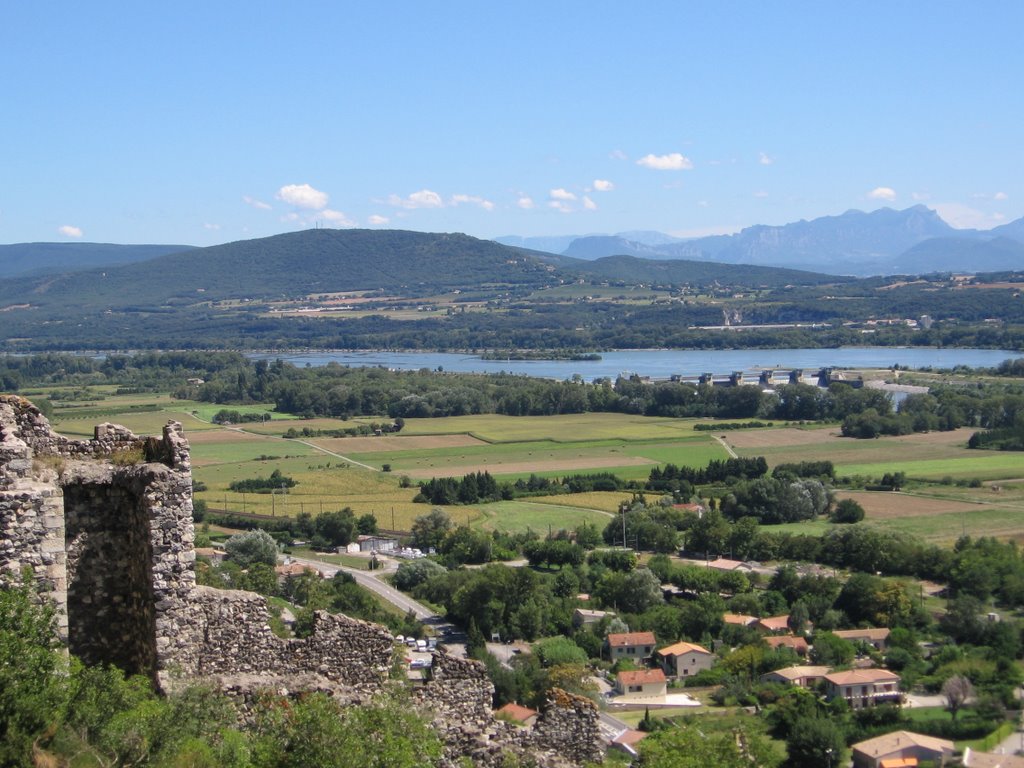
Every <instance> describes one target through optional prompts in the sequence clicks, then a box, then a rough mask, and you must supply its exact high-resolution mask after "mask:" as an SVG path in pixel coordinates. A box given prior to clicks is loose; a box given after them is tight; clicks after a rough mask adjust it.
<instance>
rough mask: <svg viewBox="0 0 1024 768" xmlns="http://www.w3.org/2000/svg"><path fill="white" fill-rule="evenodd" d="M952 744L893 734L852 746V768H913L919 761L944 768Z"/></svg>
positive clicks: (930, 738)
mask: <svg viewBox="0 0 1024 768" xmlns="http://www.w3.org/2000/svg"><path fill="white" fill-rule="evenodd" d="M954 749H955V745H954V744H953V742H952V741H948V740H947V739H938V738H935V737H934V736H923V735H921V734H920V733H913V732H911V731H894V732H893V733H886V734H884V735H882V736H876V737H875V738H873V739H868V740H867V741H861V742H858V743H857V744H854V745H853V765H854V768H883V767H884V768H896V766H900V768H903V767H905V766H916V765H917V764H918V762H919V761H921V760H928V761H931V762H932V763H934V764H935V765H945V764H946V762H947V761H948V760H949V759H950V757H952V755H953V750H954Z"/></svg>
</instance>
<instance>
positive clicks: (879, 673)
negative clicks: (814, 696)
mask: <svg viewBox="0 0 1024 768" xmlns="http://www.w3.org/2000/svg"><path fill="white" fill-rule="evenodd" d="M825 696H826V697H827V698H829V699H835V698H843V699H846V703H847V704H849V705H850V708H851V709H862V708H863V707H873V706H875V705H877V704H899V703H900V702H901V701H903V693H902V692H901V691H900V676H899V675H897V674H896V673H895V672H890V671H889V670H887V669H851V670H849V671H847V672H833V673H831V674H828V675H825Z"/></svg>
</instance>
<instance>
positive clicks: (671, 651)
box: [658, 642, 711, 656]
mask: <svg viewBox="0 0 1024 768" xmlns="http://www.w3.org/2000/svg"><path fill="white" fill-rule="evenodd" d="M690 651H695V652H697V653H706V654H708V655H709V656H710V655H711V651H709V650H708V649H707V648H703V647H701V646H699V645H695V644H694V643H686V642H679V643H676V644H675V645H670V646H668V647H667V648H662V649H660V650H659V651H658V653H659V654H660V655H662V656H681V655H682V654H684V653H690Z"/></svg>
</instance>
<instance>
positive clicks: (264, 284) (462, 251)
mask: <svg viewBox="0 0 1024 768" xmlns="http://www.w3.org/2000/svg"><path fill="white" fill-rule="evenodd" d="M553 269H554V268H553V267H551V266H550V265H547V264H545V263H543V262H541V261H540V260H538V259H536V258H535V257H532V256H528V255H526V254H525V253H524V252H521V251H517V250H516V249H513V248H509V247H507V246H503V245H499V244H497V243H494V242H491V241H488V240H477V239H476V238H472V237H468V236H467V235H461V234H427V233H421V232H405V231H380V230H333V229H313V230H307V231H304V232H294V233H289V234H284V235H276V236H274V237H267V238H262V239H258V240H241V241H238V242H234V243H226V244H224V245H216V246H212V247H209V248H197V249H195V250H191V251H187V252H184V253H176V254H171V255H167V256H163V257H160V258H157V259H151V260H149V261H146V262H140V263H135V264H128V265H125V266H120V267H116V268H106V269H93V270H87V271H84V272H75V273H68V274H63V275H59V276H48V277H45V278H20V279H14V280H6V281H2V282H0V302H2V303H10V304H14V303H29V304H33V305H35V306H40V307H47V306H50V307H52V306H55V305H70V304H73V305H75V306H77V307H79V308H90V307H103V306H110V307H125V306H133V305H142V306H145V305H164V304H170V305H177V306H182V305H189V304H195V303H199V302H206V301H219V300H224V299H278V298H294V297H301V296H306V295H309V294H316V293H332V292H339V291H365V290H375V289H382V290H384V291H388V292H394V293H399V294H402V295H405V296H415V295H424V294H428V293H431V292H434V291H439V290H451V289H455V288H461V289H465V288H470V287H473V288H476V287H479V286H485V285H490V286H495V287H496V286H521V287H523V288H537V287H540V286H543V285H546V284H548V283H550V282H552V281H553V280H554V279H555V278H554V277H553Z"/></svg>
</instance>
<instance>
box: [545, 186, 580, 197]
mask: <svg viewBox="0 0 1024 768" xmlns="http://www.w3.org/2000/svg"><path fill="white" fill-rule="evenodd" d="M548 194H549V195H550V196H551V199H552V200H575V199H576V195H574V194H573V193H572V192H570V191H569V190H567V189H562V188H561V187H559V188H558V189H552V190H551V191H550V192H548Z"/></svg>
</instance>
